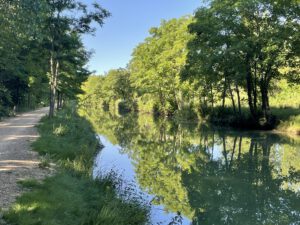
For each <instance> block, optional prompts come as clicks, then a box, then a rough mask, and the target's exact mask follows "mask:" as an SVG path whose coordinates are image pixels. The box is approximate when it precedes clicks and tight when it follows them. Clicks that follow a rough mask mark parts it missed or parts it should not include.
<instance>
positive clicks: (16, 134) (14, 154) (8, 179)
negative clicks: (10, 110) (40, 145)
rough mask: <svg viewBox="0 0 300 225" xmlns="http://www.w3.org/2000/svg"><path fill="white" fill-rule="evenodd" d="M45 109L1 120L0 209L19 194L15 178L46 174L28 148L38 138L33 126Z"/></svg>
mask: <svg viewBox="0 0 300 225" xmlns="http://www.w3.org/2000/svg"><path fill="white" fill-rule="evenodd" d="M47 111H48V108H42V109H39V110H36V111H33V112H28V113H24V114H20V115H18V116H16V117H14V118H10V119H6V120H4V121H2V122H0V209H3V210H5V209H7V208H8V207H9V206H10V205H11V203H13V202H14V201H15V199H16V197H17V196H19V195H20V194H21V192H22V189H21V188H20V186H19V185H18V184H17V181H18V180H20V179H26V178H33V179H42V178H44V177H45V176H46V175H47V173H48V171H47V170H43V169H40V168H39V166H38V165H39V160H38V154H37V153H35V152H32V151H31V147H30V144H31V142H32V141H34V140H36V138H37V137H38V133H37V130H36V128H35V125H37V124H38V122H39V120H40V119H41V117H42V116H44V115H45V114H46V113H47ZM0 217H1V216H0ZM0 224H1V221H0Z"/></svg>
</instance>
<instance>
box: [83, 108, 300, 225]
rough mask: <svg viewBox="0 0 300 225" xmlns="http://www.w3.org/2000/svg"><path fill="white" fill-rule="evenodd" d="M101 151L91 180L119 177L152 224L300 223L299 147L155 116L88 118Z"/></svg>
mask: <svg viewBox="0 0 300 225" xmlns="http://www.w3.org/2000/svg"><path fill="white" fill-rule="evenodd" d="M89 118H90V119H91V121H92V122H93V124H94V126H95V128H96V130H97V132H98V134H99V138H100V140H101V143H102V144H103V145H104V148H103V149H102V151H101V152H100V153H99V155H98V156H97V157H96V160H95V167H94V176H97V174H105V173H109V172H110V171H111V170H113V171H116V173H118V174H120V177H121V178H122V180H124V184H125V185H126V183H128V184H129V185H131V187H132V188H133V189H134V190H136V191H137V192H142V195H143V198H144V199H146V201H148V202H150V203H151V223H152V224H162V225H164V224H166V225H168V224H195V225H196V224H201V225H202V224H203V225H204V224H207V225H208V224H209V225H211V224H215V225H223V224H224V225H225V224H226V225H231V224H234V225H262V224H266V225H273V224H278V225H279V224H280V225H284V224H291V225H296V224H300V141H299V140H295V139H290V138H287V137H283V136H278V135H275V134H270V133H263V132H244V131H233V130H229V129H226V130H224V129H223V130H216V129H212V128H210V127H208V126H204V125H201V124H185V123H176V122H172V121H161V120H160V121H155V120H153V118H152V117H150V116H137V115H127V116H123V117H120V116H112V115H111V114H109V113H100V112H97V113H94V114H92V113H90V114H89Z"/></svg>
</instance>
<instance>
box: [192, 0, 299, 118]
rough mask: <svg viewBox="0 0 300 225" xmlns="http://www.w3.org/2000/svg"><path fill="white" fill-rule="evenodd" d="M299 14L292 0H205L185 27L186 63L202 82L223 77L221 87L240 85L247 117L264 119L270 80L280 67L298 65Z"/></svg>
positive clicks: (279, 73) (280, 74)
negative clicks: (190, 37)
mask: <svg viewBox="0 0 300 225" xmlns="http://www.w3.org/2000/svg"><path fill="white" fill-rule="evenodd" d="M299 15H300V14H299V4H298V3H297V1H293V0H289V1H270V0H243V1H241V0H213V1H210V4H209V6H208V7H203V8H200V9H199V10H198V11H197V12H196V15H195V19H196V20H195V22H194V23H193V24H192V25H191V26H190V31H191V33H193V34H195V35H196V37H195V39H194V40H192V42H190V48H189V49H190V53H189V63H188V67H189V69H191V71H193V69H194V70H196V71H197V70H198V71H200V73H198V75H200V76H204V78H205V79H206V80H208V79H209V80H213V81H215V80H217V81H219V82H220V81H223V83H224V89H225V87H226V86H227V88H230V86H229V85H230V84H231V85H232V86H241V87H242V88H244V89H245V90H246V92H247V95H248V104H249V108H250V111H251V114H252V116H253V117H254V118H255V119H258V118H260V116H263V118H264V119H265V121H267V120H268V119H269V115H270V105H269V92H270V89H271V88H272V85H273V83H274V81H275V80H276V79H279V78H283V76H284V75H285V73H283V72H282V68H284V67H292V68H299V58H297V57H298V56H297V50H296V49H297V47H296V46H298V45H299V28H300V27H299V26H300V23H299V21H300V18H299ZM297 66H298V67H297ZM296 71H297V70H295V69H294V70H292V69H291V70H289V72H290V73H289V75H290V76H292V77H293V76H296V75H297V72H296ZM187 74H188V73H187ZM193 74H195V73H190V75H191V76H193ZM220 75H221V76H220ZM212 76H213V77H216V79H210V77H212ZM226 80H227V82H226ZM228 81H229V82H228ZM259 106H260V110H259V108H258V107H259Z"/></svg>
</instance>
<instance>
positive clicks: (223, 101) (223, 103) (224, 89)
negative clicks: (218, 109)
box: [222, 78, 226, 109]
mask: <svg viewBox="0 0 300 225" xmlns="http://www.w3.org/2000/svg"><path fill="white" fill-rule="evenodd" d="M225 98H226V78H225V80H224V87H223V94H222V108H223V109H224V107H225Z"/></svg>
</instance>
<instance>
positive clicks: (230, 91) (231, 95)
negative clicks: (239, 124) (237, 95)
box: [228, 81, 236, 113]
mask: <svg viewBox="0 0 300 225" xmlns="http://www.w3.org/2000/svg"><path fill="white" fill-rule="evenodd" d="M228 89H229V93H230V98H231V102H232V107H233V111H234V113H236V106H235V101H234V96H233V93H232V89H231V85H230V82H229V81H228Z"/></svg>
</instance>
